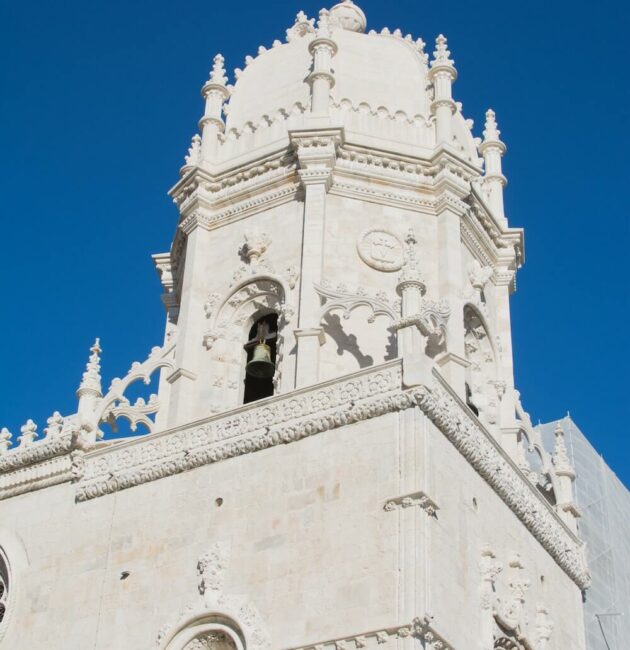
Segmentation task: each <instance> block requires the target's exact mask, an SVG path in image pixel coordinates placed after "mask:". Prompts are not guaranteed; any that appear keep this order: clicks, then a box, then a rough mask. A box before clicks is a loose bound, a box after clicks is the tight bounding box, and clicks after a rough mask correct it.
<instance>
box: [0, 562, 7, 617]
mask: <svg viewBox="0 0 630 650" xmlns="http://www.w3.org/2000/svg"><path fill="white" fill-rule="evenodd" d="M8 603H9V572H8V570H7V567H6V566H5V564H4V561H3V560H2V557H1V556H0V625H2V622H3V621H4V619H5V618H6V617H7V608H8Z"/></svg>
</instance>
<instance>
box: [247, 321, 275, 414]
mask: <svg viewBox="0 0 630 650" xmlns="http://www.w3.org/2000/svg"><path fill="white" fill-rule="evenodd" d="M244 347H245V351H246V352H247V362H246V363H247V365H246V367H245V393H244V396H243V403H244V404H249V403H250V402H255V401H256V400H259V399H263V398H265V397H271V395H273V392H274V385H273V376H274V374H275V370H276V352H277V347H278V314H267V315H266V316H263V317H262V318H259V319H258V320H257V321H256V322H255V323H254V324H253V325H252V328H251V330H250V331H249V337H248V341H247V343H246V344H245V346H244Z"/></svg>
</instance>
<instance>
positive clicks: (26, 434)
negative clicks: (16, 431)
mask: <svg viewBox="0 0 630 650" xmlns="http://www.w3.org/2000/svg"><path fill="white" fill-rule="evenodd" d="M20 431H21V432H22V435H21V436H20V437H19V438H18V440H19V441H20V447H28V446H29V445H32V444H33V441H34V440H35V438H37V425H36V424H35V422H33V420H27V421H26V424H23V425H22V426H21V427H20Z"/></svg>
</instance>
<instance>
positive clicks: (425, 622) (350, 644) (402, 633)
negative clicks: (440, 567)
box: [287, 614, 453, 650]
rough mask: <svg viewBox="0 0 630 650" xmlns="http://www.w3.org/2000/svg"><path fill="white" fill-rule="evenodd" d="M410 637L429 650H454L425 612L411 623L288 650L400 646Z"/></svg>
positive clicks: (351, 649) (337, 649)
mask: <svg viewBox="0 0 630 650" xmlns="http://www.w3.org/2000/svg"><path fill="white" fill-rule="evenodd" d="M410 638H415V639H420V640H421V641H424V642H425V644H424V645H423V647H424V648H426V649H427V650H453V646H451V645H450V644H449V643H447V642H446V641H445V640H444V638H443V637H442V636H440V635H439V634H438V633H437V632H436V631H435V629H434V627H433V617H432V616H431V615H430V614H425V616H423V617H422V618H420V617H416V618H414V619H413V620H412V621H411V623H406V624H403V625H392V626H391V627H386V628H381V629H377V630H370V631H369V632H363V633H361V634H355V635H351V636H345V637H340V638H337V639H330V640H328V641H320V642H317V643H311V644H308V645H302V646H297V647H292V648H290V649H289V648H288V649H287V650H355V648H382V647H390V646H391V647H394V646H395V647H397V648H398V647H400V646H399V643H400V642H401V640H403V639H410Z"/></svg>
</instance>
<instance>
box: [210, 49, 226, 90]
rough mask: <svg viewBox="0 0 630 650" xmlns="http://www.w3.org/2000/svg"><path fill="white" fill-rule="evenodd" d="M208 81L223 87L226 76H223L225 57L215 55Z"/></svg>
mask: <svg viewBox="0 0 630 650" xmlns="http://www.w3.org/2000/svg"><path fill="white" fill-rule="evenodd" d="M210 81H211V83H213V84H219V85H221V86H225V84H226V83H227V75H226V74H225V57H224V56H223V55H222V54H217V55H216V56H215V57H214V59H213V65H212V72H210Z"/></svg>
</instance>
